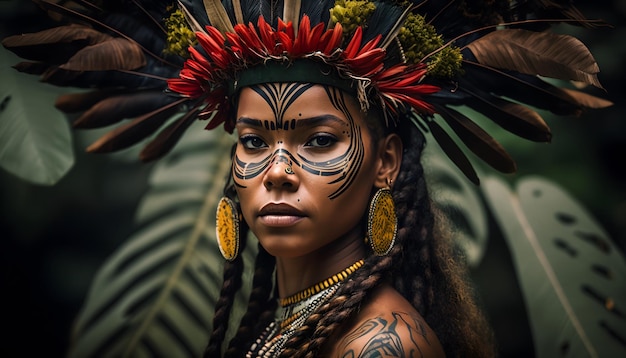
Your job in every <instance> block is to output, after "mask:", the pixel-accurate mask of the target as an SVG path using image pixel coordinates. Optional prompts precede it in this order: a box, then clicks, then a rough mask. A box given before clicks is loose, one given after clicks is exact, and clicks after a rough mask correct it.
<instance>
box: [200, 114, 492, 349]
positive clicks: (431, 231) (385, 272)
mask: <svg viewBox="0 0 626 358" xmlns="http://www.w3.org/2000/svg"><path fill="white" fill-rule="evenodd" d="M402 122H407V123H408V125H402V124H401V125H400V127H399V128H398V130H397V132H398V133H399V134H401V137H402V141H403V144H404V148H405V150H404V153H403V158H402V163H401V167H400V172H399V174H398V177H397V179H396V182H395V185H394V188H393V198H394V202H395V204H396V211H397V216H398V234H397V238H396V244H395V246H394V247H393V249H392V250H391V251H390V252H389V254H387V255H385V256H382V257H381V256H376V255H374V254H370V255H369V256H368V257H366V258H365V262H364V264H363V266H362V267H361V268H360V269H359V270H358V271H356V272H355V273H354V274H352V275H351V276H350V278H349V279H348V280H347V281H346V282H345V283H344V284H343V285H342V286H341V287H340V288H339V290H338V291H337V292H336V294H335V295H334V296H333V297H332V298H331V299H330V300H329V301H328V302H326V303H325V304H323V305H322V306H321V307H320V308H318V309H317V310H316V311H315V312H313V314H311V315H310V316H309V317H308V318H307V320H306V321H305V322H304V324H303V325H302V326H301V327H300V328H299V329H298V330H297V331H296V332H295V333H294V334H293V336H292V337H291V338H290V339H289V340H288V341H287V342H286V343H285V346H284V349H283V352H282V354H281V357H307V358H310V357H317V356H319V355H320V354H321V353H322V352H323V351H324V349H325V348H326V344H327V343H328V342H329V338H331V337H333V334H334V333H335V332H337V331H338V330H339V329H340V328H341V327H342V324H344V323H345V322H347V321H348V320H349V319H350V318H352V317H354V316H355V315H356V313H357V312H358V310H359V308H360V307H361V306H362V304H363V303H364V302H366V300H367V298H368V297H370V295H371V293H372V292H373V291H374V290H375V289H376V288H378V287H379V286H380V285H381V284H382V283H384V282H391V283H392V284H393V286H394V288H395V289H396V290H397V291H398V292H399V293H400V294H401V295H402V296H403V297H404V298H405V299H406V300H407V301H408V302H410V303H411V305H413V307H415V309H416V310H417V311H418V312H419V313H420V314H421V315H422V316H423V317H424V319H425V320H426V322H427V323H428V324H429V325H430V327H431V328H432V329H433V330H434V332H435V333H436V334H437V337H438V338H439V340H440V342H441V344H442V346H443V348H444V351H445V353H446V356H448V357H460V356H466V357H467V356H471V357H492V356H495V351H494V345H493V338H492V334H491V331H490V329H489V326H488V324H487V322H486V320H485V318H484V317H483V316H482V314H481V312H480V310H479V308H478V306H477V305H476V303H475V299H474V295H473V292H472V291H471V288H470V286H469V285H468V283H467V276H466V275H467V273H466V270H465V267H464V266H463V265H462V264H461V263H462V262H463V261H461V260H459V259H458V258H456V257H454V251H453V249H452V243H451V240H450V237H449V235H446V234H445V233H444V231H443V230H442V229H440V226H442V225H441V222H442V221H443V218H442V217H441V215H439V213H438V212H437V211H436V209H435V208H434V207H433V205H432V202H431V200H430V197H429V194H428V190H427V183H426V178H425V176H424V169H423V167H422V164H421V161H420V158H421V154H422V150H423V148H424V145H425V138H424V136H423V134H422V133H421V132H420V131H419V130H418V129H417V128H416V127H415V126H414V125H412V124H411V123H410V121H402ZM402 122H401V123H402ZM270 258H271V256H270V255H269V254H268V253H267V252H266V251H265V250H263V249H262V248H259V256H258V257H257V261H256V265H255V276H254V282H253V288H252V294H251V297H250V301H249V304H248V309H247V312H246V313H245V315H244V317H243V318H242V321H241V325H240V327H239V329H238V331H237V333H236V335H235V336H234V338H233V339H232V340H231V341H230V343H229V347H228V349H227V351H226V352H225V355H224V356H225V357H241V356H243V355H244V354H245V352H246V351H247V349H248V348H249V347H250V346H251V344H252V343H253V340H254V338H255V337H257V336H258V335H260V333H261V330H262V329H263V328H264V327H266V326H267V325H268V324H269V322H271V321H272V320H273V314H274V311H275V309H276V300H275V299H272V297H271V294H270V293H271V287H272V282H273V281H272V278H273V276H272V275H273V269H274V265H275V261H273V262H270V261H271V259H270ZM264 265H267V266H264ZM416 273H417V274H416ZM224 285H226V272H225V284H224ZM222 294H224V295H225V297H224V299H225V300H228V299H229V297H230V296H228V294H229V292H228V291H225V290H224V289H222ZM221 301H222V298H221V299H220V301H219V302H221ZM231 301H232V300H231ZM229 308H230V307H229ZM221 309H222V307H220V306H219V305H218V306H217V307H216V319H215V322H214V324H217V323H218V322H217V319H218V316H217V314H218V312H219V311H220V310H221ZM259 317H260V319H259ZM220 318H221V319H223V317H220ZM219 323H220V324H221V325H224V324H227V323H225V322H219ZM219 333H220V331H219V328H215V329H214V331H213V334H212V335H211V342H213V345H214V346H215V345H216V344H217V343H221V342H222V341H223V338H224V336H223V335H221V334H219ZM211 345H212V344H211V343H210V344H209V347H211ZM208 351H209V350H208V348H207V352H208ZM211 352H216V353H217V352H219V351H215V350H212V351H211ZM205 356H206V357H208V356H219V354H216V355H205Z"/></svg>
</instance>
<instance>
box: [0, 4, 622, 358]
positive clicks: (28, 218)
mask: <svg viewBox="0 0 626 358" xmlns="http://www.w3.org/2000/svg"><path fill="white" fill-rule="evenodd" d="M580 7H581V8H582V9H583V10H584V12H585V13H586V14H588V16H589V17H601V18H604V19H605V20H607V21H608V22H609V23H612V24H614V25H615V28H613V29H610V30H609V29H599V30H595V31H589V30H584V29H577V28H573V27H566V28H563V30H564V31H567V32H569V33H575V34H576V35H577V36H578V37H579V38H581V39H582V40H583V42H585V43H586V44H587V45H588V46H589V47H590V48H591V50H592V53H594V54H596V60H597V61H598V63H599V65H600V68H601V71H602V72H601V73H600V75H599V78H600V80H601V82H602V83H603V85H604V86H605V88H606V90H607V92H606V93H603V92H602V91H599V90H598V91H596V94H598V95H601V96H605V97H607V98H608V99H610V100H612V101H613V102H614V103H615V106H613V107H612V108H608V109H604V110H599V111H594V112H588V113H585V114H584V115H583V116H582V117H580V118H558V119H552V118H550V116H549V115H547V116H546V117H548V123H549V125H550V126H551V127H552V129H553V132H554V138H553V142H552V143H551V144H549V145H546V144H536V143H530V142H522V141H520V140H518V139H515V138H513V137H512V136H509V135H507V133H505V132H504V131H501V130H499V129H498V128H495V127H494V128H492V129H491V130H490V132H491V133H494V135H495V137H496V138H498V139H500V140H501V142H502V143H503V145H504V146H505V147H506V148H507V149H508V150H509V151H510V153H511V154H512V155H513V157H514V158H515V159H516V160H517V162H518V168H519V172H518V173H517V174H516V175H512V176H507V177H506V178H507V180H510V181H511V182H514V181H515V180H516V179H518V178H519V177H522V176H525V175H528V174H539V175H541V176H544V177H547V178H550V179H552V180H553V181H555V182H557V183H559V184H560V185H561V186H562V187H563V188H565V189H566V190H567V191H569V192H570V193H572V194H573V195H574V196H575V197H576V198H577V199H578V200H580V201H581V202H582V203H584V204H585V205H586V206H587V208H588V209H589V210H590V211H591V212H592V213H593V214H594V215H595V216H596V218H597V219H598V220H599V222H600V223H601V224H602V225H603V226H604V227H605V228H606V230H607V231H608V232H609V233H610V234H611V236H612V238H613V239H614V241H615V243H616V245H617V246H618V247H620V248H621V249H622V251H623V252H624V251H625V248H626V185H625V183H626V169H625V166H626V157H625V154H624V153H626V121H625V120H624V118H623V116H624V113H626V103H624V98H626V97H625V93H624V92H625V91H626V90H625V89H624V84H623V82H624V80H625V79H626V76H625V71H624V67H623V61H624V58H626V42H624V41H623V39H624V38H625V37H626V27H624V24H625V21H624V20H625V15H626V3H624V2H623V1H621V0H613V1H610V0H597V1H594V2H593V3H585V4H582V5H581V6H580ZM33 10H34V7H33V5H32V4H31V3H30V2H29V1H22V0H20V1H16V0H14V1H0V23H1V24H0V36H1V37H4V36H6V35H9V34H17V33H21V32H29V31H35V30H37V29H39V28H41V27H42V26H43V25H44V23H45V21H46V19H45V18H44V17H42V14H40V13H38V12H34V11H33ZM18 16H19V18H21V19H24V18H25V16H27V18H29V19H32V21H30V22H25V21H16V18H18ZM3 65H6V64H3ZM0 81H2V79H1V78H0ZM50 110H51V111H52V110H53V109H52V108H51V109H50ZM94 137H95V136H94V134H93V133H82V132H81V133H76V134H75V140H74V146H75V155H76V158H75V165H74V166H73V167H72V169H71V170H70V171H69V173H68V174H67V175H66V176H65V177H64V178H63V179H62V180H61V181H60V182H59V183H58V184H56V185H55V186H51V187H50V186H40V185H34V184H29V183H27V182H24V181H22V180H21V179H19V178H17V177H14V176H13V175H11V174H9V173H7V172H4V171H0V264H1V265H2V267H1V269H0V272H1V280H2V281H1V283H0V284H1V287H2V292H3V302H4V308H5V314H4V322H5V327H6V328H7V331H8V333H4V335H3V337H4V340H3V341H4V343H3V344H2V345H1V348H0V351H1V352H2V354H1V355H2V356H11V357H30V356H39V355H44V354H45V355H46V356H49V357H61V356H64V355H65V350H66V349H67V343H68V340H69V336H70V334H69V333H70V329H71V323H72V320H73V318H74V316H75V315H76V313H77V312H78V310H79V308H80V307H81V305H82V303H83V300H84V298H85V294H86V292H87V289H88V287H89V283H90V282H91V279H92V278H93V275H94V274H95V272H96V270H97V269H98V268H99V267H100V265H101V264H102V262H103V261H104V260H105V259H106V258H107V257H108V256H109V255H110V254H111V253H112V252H113V251H114V250H115V249H116V248H117V247H118V245H119V244H120V243H121V242H123V241H124V240H125V239H126V238H127V237H128V236H129V235H130V234H131V232H132V230H133V217H134V215H135V209H136V207H137V205H138V201H139V199H140V198H141V196H142V194H144V193H145V191H146V190H147V187H146V183H147V178H148V174H149V173H150V169H151V168H152V165H150V164H148V165H147V164H140V163H139V162H138V161H137V160H136V159H135V156H134V154H135V152H134V151H133V150H132V149H131V150H129V151H128V152H127V153H122V154H117V155H105V156H103V155H89V154H84V152H83V150H84V148H85V147H86V146H87V145H88V144H89V142H90V141H91V140H93V139H94ZM491 229H494V227H493V223H492V227H491ZM494 236H495V237H492V238H491V240H490V243H489V248H488V251H487V256H486V257H485V259H484V261H483V263H482V264H481V265H480V266H479V267H478V268H476V269H475V270H474V272H473V275H474V278H475V280H476V283H477V285H478V288H479V292H480V293H481V296H482V298H483V301H484V304H485V307H486V309H487V312H488V314H489V316H490V319H491V320H492V323H493V324H494V327H495V328H496V334H497V336H498V340H499V343H500V345H501V349H502V351H503V352H504V353H505V354H503V356H507V357H510V356H520V357H522V356H528V354H529V352H532V342H530V341H529V339H530V336H529V333H528V326H527V322H526V321H525V316H526V313H525V311H524V308H523V303H522V301H521V297H520V296H519V289H518V286H517V284H516V282H515V277H514V274H513V273H512V267H511V263H510V256H509V254H508V252H507V248H506V246H505V244H504V243H503V241H502V240H501V239H498V238H497V232H496V234H495V235H494ZM491 282H500V283H505V284H500V285H498V287H493V285H491V284H490V283H491ZM507 285H508V286H507ZM504 329H506V331H504Z"/></svg>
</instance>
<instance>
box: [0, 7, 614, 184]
mask: <svg viewBox="0 0 626 358" xmlns="http://www.w3.org/2000/svg"><path fill="white" fill-rule="evenodd" d="M35 2H36V3H38V4H39V5H40V6H41V7H42V8H44V9H45V10H47V11H48V12H49V13H50V14H51V15H53V16H55V17H57V18H58V19H60V20H63V21H65V22H67V23H68V24H66V25H62V26H59V27H56V28H52V29H48V30H44V31H42V32H38V33H34V34H26V35H20V36H13V37H9V38H6V39H5V40H4V41H3V45H4V46H5V47H7V48H8V49H10V50H12V51H13V52H15V53H16V54H18V55H19V56H21V57H23V58H26V59H29V60H32V61H35V62H23V63H20V64H18V65H17V66H16V68H17V69H18V70H20V71H23V72H28V73H32V74H38V75H40V76H41V78H42V80H43V81H44V82H49V83H52V84H55V85H59V86H75V87H86V88H91V89H92V91H90V92H86V93H79V94H67V95H63V96H61V97H60V98H59V99H58V101H57V103H56V105H57V107H58V108H59V109H61V110H62V111H64V112H82V114H81V115H80V117H79V118H78V119H77V120H76V121H75V123H74V126H75V127H77V128H94V127H101V126H107V125H110V124H113V123H116V122H120V121H122V120H124V119H130V121H129V122H128V123H125V124H123V125H121V126H119V127H117V128H116V129H114V130H113V131H111V132H110V133H108V134H106V135H105V136H103V137H102V138H100V139H99V140H98V141H96V142H95V143H93V144H92V145H91V146H90V147H89V148H88V151H90V152H110V151H115V150H119V149H122V148H126V147H128V146H131V145H133V144H135V143H137V142H139V141H141V140H143V139H145V138H147V137H148V136H150V135H152V134H153V133H155V132H157V131H158V134H157V135H156V136H155V137H154V138H153V139H152V140H151V141H150V142H149V143H148V144H147V146H146V147H145V148H144V149H143V151H142V153H141V158H142V160H145V161H149V160H153V159H156V158H159V157H161V156H162V155H164V154H165V153H167V152H168V151H169V150H170V149H171V148H172V147H173V146H174V145H175V143H176V142H177V141H178V139H179V138H180V137H181V135H182V134H183V132H184V131H185V130H186V129H187V128H188V127H189V125H190V124H191V123H192V122H193V121H195V120H196V119H201V120H208V125H207V129H213V128H215V127H217V126H219V125H221V124H223V125H224V128H225V129H226V130H227V131H229V132H232V130H233V126H234V125H233V122H232V121H233V115H232V112H231V107H232V98H233V96H234V95H236V92H237V90H238V89H239V88H241V87H244V86H248V85H252V84H255V83H262V82H281V81H282V82H284V81H302V82H311V83H320V84H327V85H332V86H336V87H338V88H341V89H343V90H345V91H349V92H351V93H353V94H354V96H355V97H356V98H357V99H358V100H359V102H360V104H361V107H362V109H363V110H368V109H369V108H370V107H371V106H376V108H380V109H381V113H383V116H384V119H385V121H386V123H387V125H393V124H395V122H396V121H398V120H410V121H412V122H414V123H415V124H416V125H418V126H419V127H420V128H421V129H422V130H424V131H430V132H431V133H432V135H433V136H434V138H435V139H436V140H437V142H438V143H439V144H440V145H441V147H442V148H443V150H444V151H445V152H446V154H447V155H448V156H449V157H450V158H451V159H452V161H453V162H454V163H455V164H456V165H457V166H458V167H459V168H460V169H461V170H462V171H463V172H464V173H465V175H466V176H467V177H468V178H470V179H471V180H472V181H473V182H475V183H478V177H477V175H476V173H475V171H474V169H473V168H472V165H471V164H470V162H469V160H468V159H467V157H466V156H465V154H464V153H463V151H462V150H461V149H460V148H459V147H458V146H457V144H456V143H455V141H454V140H453V139H452V138H451V137H450V136H449V134H448V133H446V131H445V130H444V129H443V128H444V127H442V126H441V123H440V122H441V119H443V121H444V122H445V123H447V125H448V126H449V128H451V129H452V130H453V131H454V132H455V133H456V135H457V136H458V138H459V139H461V140H462V141H463V142H464V143H465V145H466V146H467V148H469V149H470V150H471V151H473V152H474V153H475V154H476V155H477V156H479V157H480V158H481V159H483V160H484V161H485V162H487V163H488V164H490V165H491V166H492V167H494V168H496V169H497V170H499V171H502V172H513V171H515V169H516V168H515V162H514V161H513V159H512V158H511V157H510V156H509V155H508V154H507V153H506V151H505V150H504V149H503V148H502V146H501V145H500V144H499V143H498V142H497V141H496V140H494V139H493V138H492V137H491V136H490V135H489V134H488V133H486V132H485V131H484V130H483V129H481V128H480V126H478V125H477V124H476V123H475V122H474V121H473V120H472V119H470V118H468V117H467V116H465V115H464V114H462V113H461V112H460V111H459V110H457V109H455V108H456V107H458V106H468V107H470V108H472V109H473V110H475V111H477V112H479V113H482V114H483V115H484V116H486V117H487V118H489V119H491V120H493V121H494V122H495V123H497V124H499V125H500V126H502V127H503V128H504V129H506V130H508V131H510V132H512V133H514V134H516V135H518V136H520V137H523V138H526V139H529V140H533V141H550V138H551V134H550V130H549V128H548V126H547V125H546V123H545V122H544V120H543V119H542V118H541V116H540V115H539V114H538V113H537V112H536V111H535V110H533V109H532V108H531V107H536V108H541V109H547V110H550V111H551V112H553V113H556V114H559V115H572V114H573V115H577V114H579V113H580V112H581V111H582V110H583V109H585V108H600V107H606V106H608V105H610V104H611V103H610V102H608V101H605V100H603V99H600V98H597V97H594V96H591V95H588V94H585V93H583V92H580V91H577V90H572V89H567V88H560V87H557V86H555V85H553V84H550V83H548V82H546V81H544V80H542V77H550V78H557V79H563V80H573V81H578V82H582V83H585V84H590V85H593V86H596V87H599V88H601V85H600V83H599V81H598V79H597V77H596V74H597V73H598V71H599V70H598V67H597V65H596V62H595V60H594V58H593V56H592V55H591V53H590V52H589V51H588V49H587V48H586V47H585V46H584V45H583V44H582V43H581V42H580V41H578V40H577V39H575V38H573V37H571V36H567V35H559V34H554V33H552V32H549V31H547V30H548V28H549V27H550V25H551V24H554V23H557V22H568V23H571V24H575V25H582V26H588V27H593V26H601V25H604V24H603V23H602V22H601V21H591V20H587V19H585V18H584V17H583V16H582V15H581V14H580V13H579V12H578V11H577V10H576V9H575V8H574V7H573V6H572V5H571V4H570V1H565V0H563V1H560V0H528V1H520V2H510V1H507V0H502V1H482V0H416V1H375V0H374V1H368V0H337V1H294V0H284V1H249V0H247V1H246V0H239V1H234V0H229V1H221V2H220V1H216V0H204V1H191V0H184V1H178V2H176V3H174V2H173V0H172V1H166V0H160V1H145V0H117V1H106V2H101V1H95V0H93V1H89V0H76V1H70V2H62V1H55V0H35ZM285 69H288V71H285ZM181 112H182V113H184V114H183V115H182V116H179V117H178V118H177V119H176V120H174V121H168V120H170V119H171V118H172V117H173V116H174V115H175V114H178V113H181ZM162 127H164V128H162Z"/></svg>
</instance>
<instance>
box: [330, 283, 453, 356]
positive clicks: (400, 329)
mask: <svg viewBox="0 0 626 358" xmlns="http://www.w3.org/2000/svg"><path fill="white" fill-rule="evenodd" d="M331 355H332V356H333V357H341V358H358V357H422V358H426V357H444V356H445V355H444V353H443V349H442V347H441V344H440V343H439V339H437V336H436V335H435V333H434V332H433V330H432V329H431V328H430V327H429V326H428V324H427V323H426V321H424V319H423V318H422V316H421V315H420V314H419V313H418V312H417V311H416V310H415V309H414V308H413V307H412V306H411V305H410V304H409V303H408V302H407V301H406V300H405V299H404V298H403V297H402V296H401V295H400V294H399V293H398V292H396V291H395V290H394V289H393V288H391V287H385V288H382V289H380V290H378V292H377V293H376V294H375V295H374V297H373V299H372V300H371V301H369V303H368V304H367V305H366V306H365V307H363V308H362V310H361V312H360V313H359V314H358V316H357V317H356V319H355V320H354V322H353V323H352V324H350V325H349V327H346V329H344V330H343V331H342V332H341V334H340V336H339V337H337V339H336V340H335V343H334V344H333V348H332V354H331Z"/></svg>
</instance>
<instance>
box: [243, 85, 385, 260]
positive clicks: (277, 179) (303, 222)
mask: <svg viewBox="0 0 626 358" xmlns="http://www.w3.org/2000/svg"><path fill="white" fill-rule="evenodd" d="M236 129H237V134H238V136H239V141H238V144H237V149H236V152H235V156H234V159H233V178H234V182H235V186H236V189H237V194H238V197H239V200H240V203H241V210H242V213H243V216H244V218H245V220H246V222H247V223H248V225H249V226H250V229H251V230H252V232H254V234H255V235H256V236H257V237H258V239H259V240H260V242H261V245H263V247H264V248H265V249H266V250H267V251H268V252H269V253H270V254H272V255H274V256H277V257H292V258H293V257H300V256H303V255H307V254H310V253H313V252H315V251H316V250H319V249H320V248H322V247H324V246H325V245H327V244H329V243H331V242H333V241H335V240H337V239H338V238H343V239H347V240H353V239H354V240H363V238H364V236H363V235H364V233H363V232H362V229H361V227H360V221H361V218H362V217H363V215H364V213H365V210H366V207H367V205H368V202H369V198H370V194H371V192H372V189H373V186H374V180H375V174H376V170H377V169H376V168H377V164H378V163H379V160H377V156H376V155H375V145H374V143H373V138H372V137H371V134H370V131H369V130H368V129H367V124H366V123H365V119H364V115H363V114H362V112H361V111H360V110H359V107H358V106H357V105H356V103H355V101H354V100H353V99H351V98H349V97H348V96H346V95H344V94H343V93H342V92H341V91H339V90H336V89H334V88H329V87H325V86H320V85H311V84H298V83H280V84H279V83H271V84H262V85H258V86H254V87H248V88H244V89H243V90H242V91H241V94H240V98H239V104H238V108H237V117H236Z"/></svg>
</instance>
